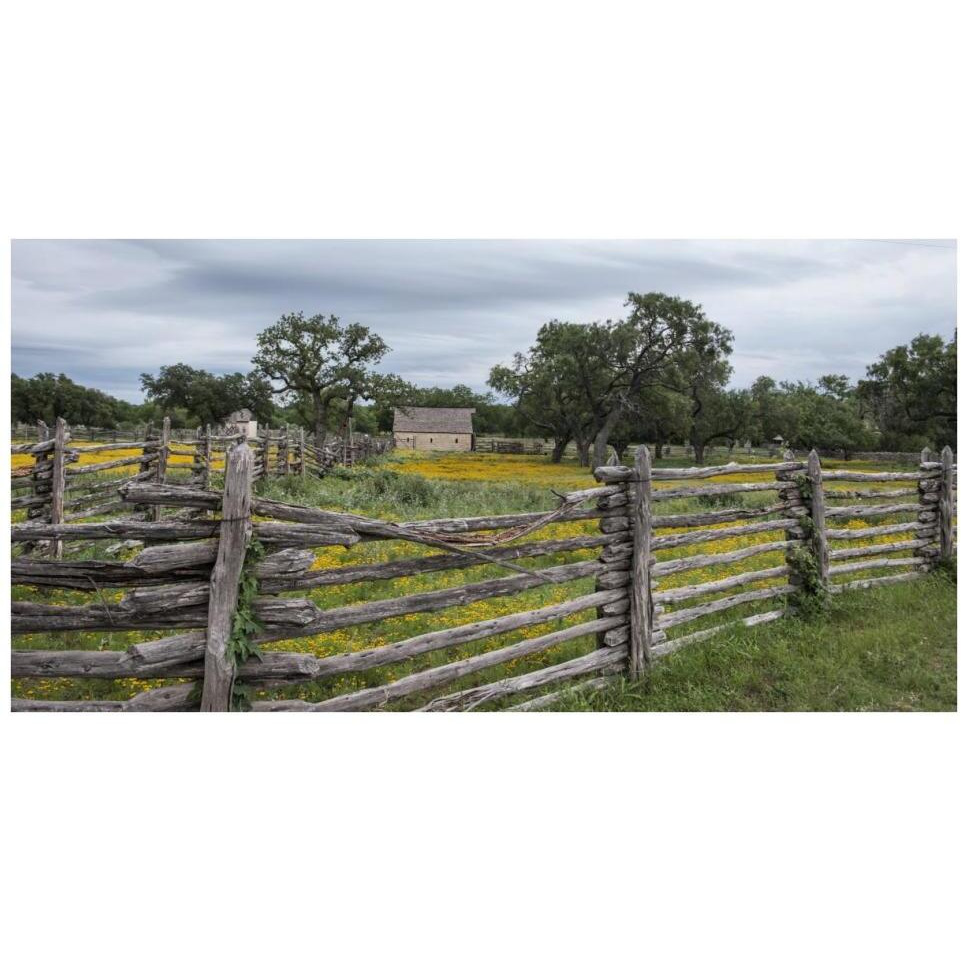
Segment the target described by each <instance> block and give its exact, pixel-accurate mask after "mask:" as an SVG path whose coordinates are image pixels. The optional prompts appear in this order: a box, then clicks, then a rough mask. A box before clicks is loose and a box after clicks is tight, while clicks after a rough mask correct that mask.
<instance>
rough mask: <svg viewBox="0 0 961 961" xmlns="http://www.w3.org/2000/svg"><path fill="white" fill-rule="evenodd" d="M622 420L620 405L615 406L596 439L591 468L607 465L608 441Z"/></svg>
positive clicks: (605, 419)
mask: <svg viewBox="0 0 961 961" xmlns="http://www.w3.org/2000/svg"><path fill="white" fill-rule="evenodd" d="M620 419H621V408H620V405H617V404H616V405H615V406H614V407H613V409H612V410H611V412H610V413H609V414H608V415H607V417H605V418H604V423H603V424H602V425H601V429H600V430H599V431H598V432H597V434H596V435H595V437H594V462H593V464H592V465H591V466H593V467H594V469H595V470H596V469H597V468H598V467H603V466H604V465H605V464H606V463H607V439H608V437H610V436H611V431H612V430H614V428H615V427H616V426H617V422H618V421H619V420H620Z"/></svg>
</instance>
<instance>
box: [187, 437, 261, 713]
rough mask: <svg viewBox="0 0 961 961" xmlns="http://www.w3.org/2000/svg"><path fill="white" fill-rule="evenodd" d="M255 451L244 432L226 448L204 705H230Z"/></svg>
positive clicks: (210, 708)
mask: <svg viewBox="0 0 961 961" xmlns="http://www.w3.org/2000/svg"><path fill="white" fill-rule="evenodd" d="M252 473H253V452H252V451H251V449H250V446H249V445H248V444H247V443H246V441H245V439H244V438H241V440H240V441H238V443H237V444H236V445H235V446H234V447H233V448H232V449H231V450H230V451H229V452H228V453H227V466H226V469H225V473H224V498H223V510H222V515H221V518H222V519H221V522H220V544H219V546H218V548H217V560H216V562H215V563H214V568H213V573H212V574H211V576H210V601H209V607H208V609H207V646H206V650H205V652H204V688H203V695H202V697H201V700H200V710H201V711H229V710H230V695H231V689H232V688H233V683H234V665H233V663H232V661H231V659H230V657H229V655H228V652H227V646H228V643H229V641H230V631H231V626H232V624H233V619H234V612H235V611H236V609H237V598H238V595H239V588H240V575H241V573H242V571H243V566H244V558H245V556H246V554H247V545H248V544H249V543H250V536H251V531H252V529H253V528H252V524H251V520H250V502H251V479H252V478H251V475H252Z"/></svg>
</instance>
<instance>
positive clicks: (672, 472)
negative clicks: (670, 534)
mask: <svg viewBox="0 0 961 961" xmlns="http://www.w3.org/2000/svg"><path fill="white" fill-rule="evenodd" d="M801 467H803V465H802V464H799V463H797V462H796V461H785V462H782V463H777V464H733V463H732V464H723V465H721V466H719V467H655V468H654V469H653V470H652V471H651V476H652V477H653V479H654V480H655V481H659V480H689V479H693V478H700V477H719V476H721V475H725V474H760V473H765V472H768V471H787V470H799V469H800V468H801ZM594 477H595V478H596V479H597V480H599V481H603V482H604V483H608V484H619V483H625V482H627V481H633V480H636V479H637V477H636V475H635V473H634V468H633V467H598V468H597V469H596V470H595V471H594Z"/></svg>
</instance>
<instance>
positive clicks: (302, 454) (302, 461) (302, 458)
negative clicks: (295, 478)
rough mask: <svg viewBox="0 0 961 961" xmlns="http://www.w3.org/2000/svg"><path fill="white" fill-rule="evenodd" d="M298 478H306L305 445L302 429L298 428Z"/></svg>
mask: <svg viewBox="0 0 961 961" xmlns="http://www.w3.org/2000/svg"><path fill="white" fill-rule="evenodd" d="M300 476H301V477H306V476H307V444H306V442H305V440H304V429H303V427H301V428H300Z"/></svg>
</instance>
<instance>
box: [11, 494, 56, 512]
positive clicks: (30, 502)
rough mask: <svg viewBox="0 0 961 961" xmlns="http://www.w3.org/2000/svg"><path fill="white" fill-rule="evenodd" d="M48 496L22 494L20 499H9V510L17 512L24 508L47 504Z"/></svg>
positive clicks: (48, 501)
mask: <svg viewBox="0 0 961 961" xmlns="http://www.w3.org/2000/svg"><path fill="white" fill-rule="evenodd" d="M49 503H50V495H49V494H39V495H37V494H24V495H23V496H22V497H12V498H11V499H10V508H11V510H18V509H21V508H24V507H36V506H38V505H40V504H49Z"/></svg>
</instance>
